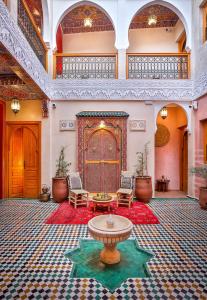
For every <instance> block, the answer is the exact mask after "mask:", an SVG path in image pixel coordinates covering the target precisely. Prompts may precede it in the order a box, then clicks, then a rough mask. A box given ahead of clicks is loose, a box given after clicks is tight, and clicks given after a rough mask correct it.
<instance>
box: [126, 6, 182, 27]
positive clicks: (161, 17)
mask: <svg viewBox="0 0 207 300" xmlns="http://www.w3.org/2000/svg"><path fill="white" fill-rule="evenodd" d="M150 15H155V16H156V17H157V23H156V25H154V26H149V25H148V17H149V16H150ZM178 19H179V18H178V16H177V15H176V14H175V13H174V12H173V11H172V10H170V9H169V8H167V7H165V6H162V5H151V6H149V7H146V8H144V9H143V10H141V11H140V12H138V13H137V14H136V15H135V17H134V18H133V20H132V23H131V25H130V29H136V28H151V27H174V26H175V25H176V23H177V21H178Z"/></svg>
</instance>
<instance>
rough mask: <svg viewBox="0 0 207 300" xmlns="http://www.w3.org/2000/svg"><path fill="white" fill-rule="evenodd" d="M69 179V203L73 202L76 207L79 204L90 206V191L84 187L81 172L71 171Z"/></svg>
mask: <svg viewBox="0 0 207 300" xmlns="http://www.w3.org/2000/svg"><path fill="white" fill-rule="evenodd" d="M68 179H69V203H73V205H74V207H75V208H77V206H78V205H86V206H88V203H89V202H88V196H89V192H87V191H86V190H84V189H83V186H82V181H81V178H80V174H79V172H73V173H70V174H69V176H68Z"/></svg>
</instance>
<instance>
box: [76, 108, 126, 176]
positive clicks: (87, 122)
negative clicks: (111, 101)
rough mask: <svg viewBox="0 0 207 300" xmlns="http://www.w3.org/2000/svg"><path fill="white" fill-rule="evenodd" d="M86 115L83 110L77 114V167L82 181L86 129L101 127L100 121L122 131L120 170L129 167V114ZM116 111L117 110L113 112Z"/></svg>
mask: <svg viewBox="0 0 207 300" xmlns="http://www.w3.org/2000/svg"><path fill="white" fill-rule="evenodd" d="M92 113H93V112H91V115H84V114H83V112H82V113H81V114H77V115H76V116H77V125H78V130H77V135H78V136H77V147H78V149H77V152H76V153H77V167H76V169H77V170H78V172H79V173H80V175H81V178H82V182H84V157H85V156H84V150H85V139H86V136H85V129H90V128H93V129H94V130H98V129H99V124H100V121H104V122H105V124H106V130H107V126H109V128H110V127H112V128H114V129H116V128H119V129H120V131H121V149H120V152H121V161H120V163H121V164H120V170H121V171H122V170H126V169H127V118H128V114H126V115H124V116H123V115H122V116H120V117H119V116H118V117H117V116H116V115H114V116H104V115H102V116H93V114H92ZM113 113H116V112H113Z"/></svg>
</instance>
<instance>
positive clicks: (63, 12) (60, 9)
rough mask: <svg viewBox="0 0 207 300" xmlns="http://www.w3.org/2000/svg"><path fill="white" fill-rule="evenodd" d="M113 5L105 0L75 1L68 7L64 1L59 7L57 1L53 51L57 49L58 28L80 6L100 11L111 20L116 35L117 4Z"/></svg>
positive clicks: (55, 4) (55, 5)
mask: <svg viewBox="0 0 207 300" xmlns="http://www.w3.org/2000/svg"><path fill="white" fill-rule="evenodd" d="M111 4H112V3H108V1H103V0H101V1H100V0H99V1H73V2H71V5H68V2H67V1H63V2H62V5H61V6H60V5H59V6H58V1H57V0H55V1H54V5H53V11H54V10H55V12H56V13H55V14H53V16H54V18H53V49H56V46H57V45H56V34H57V31H58V26H59V25H60V24H61V22H62V21H63V19H64V18H65V17H66V16H67V14H69V13H70V12H71V11H72V10H74V9H76V8H78V7H80V6H84V5H88V6H92V7H96V8H97V9H98V10H100V11H101V12H102V13H103V14H105V15H106V17H107V18H108V19H109V20H110V22H111V24H112V27H113V30H114V32H115V34H116V22H114V21H115V19H116V6H115V5H114V4H115V3H113V5H111Z"/></svg>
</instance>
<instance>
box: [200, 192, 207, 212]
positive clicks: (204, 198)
mask: <svg viewBox="0 0 207 300" xmlns="http://www.w3.org/2000/svg"><path fill="white" fill-rule="evenodd" d="M199 204H200V207H201V208H203V209H207V187H200V195H199Z"/></svg>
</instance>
